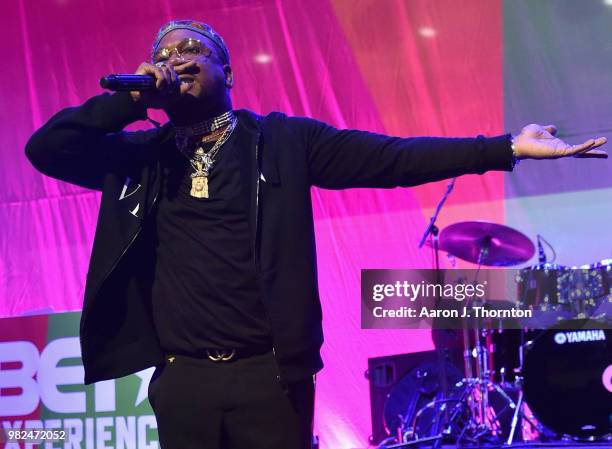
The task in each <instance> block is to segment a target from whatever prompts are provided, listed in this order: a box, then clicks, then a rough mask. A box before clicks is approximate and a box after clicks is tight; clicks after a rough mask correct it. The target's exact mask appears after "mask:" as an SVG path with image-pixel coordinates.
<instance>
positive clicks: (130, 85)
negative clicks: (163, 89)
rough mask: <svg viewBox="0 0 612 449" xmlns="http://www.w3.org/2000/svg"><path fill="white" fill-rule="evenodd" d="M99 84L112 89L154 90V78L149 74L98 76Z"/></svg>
mask: <svg viewBox="0 0 612 449" xmlns="http://www.w3.org/2000/svg"><path fill="white" fill-rule="evenodd" d="M100 86H101V87H103V88H104V89H108V90H114V91H131V90H138V91H143V90H155V78H154V77H153V76H150V75H124V74H116V75H108V76H103V77H102V78H100Z"/></svg>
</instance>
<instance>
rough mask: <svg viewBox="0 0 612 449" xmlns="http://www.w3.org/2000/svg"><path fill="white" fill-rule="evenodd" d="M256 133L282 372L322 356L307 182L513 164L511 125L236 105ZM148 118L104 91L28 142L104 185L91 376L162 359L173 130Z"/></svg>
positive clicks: (246, 160)
mask: <svg viewBox="0 0 612 449" xmlns="http://www.w3.org/2000/svg"><path fill="white" fill-rule="evenodd" d="M237 115H238V117H239V120H241V121H243V123H244V124H246V126H247V127H248V129H249V132H250V134H251V144H250V146H249V147H247V148H244V149H243V151H242V153H241V158H240V159H241V162H240V164H241V168H240V170H241V183H242V197H243V201H244V202H245V206H247V207H248V210H250V214H249V226H250V232H251V240H252V245H253V253H254V254H255V258H256V265H257V269H258V277H259V283H260V287H261V292H262V297H263V300H264V304H265V308H266V311H267V315H268V318H269V321H270V327H271V330H272V339H273V342H274V348H275V353H276V359H277V362H278V365H279V369H280V373H281V376H282V378H283V380H285V381H288V382H291V381H294V380H299V379H301V378H304V377H307V376H309V375H311V374H314V373H315V372H317V371H318V370H320V369H321V367H322V366H323V364H322V361H321V358H320V355H319V349H320V347H321V344H322V342H323V334H322V327H321V306H320V303H319V293H318V287H317V267H316V254H315V236H314V225H313V217H312V204H311V198H310V188H311V187H312V186H317V187H322V188H328V189H343V188H350V187H383V188H392V187H397V186H403V187H406V186H413V185H416V184H422V183H426V182H430V181H436V180H440V179H444V178H448V177H452V176H456V175H462V174H466V173H483V172H485V171H486V170H511V169H512V152H511V149H510V141H509V136H508V135H505V136H499V137H494V138H484V137H482V136H479V137H478V138H474V139H472V138H470V139H446V138H429V137H422V138H398V137H388V136H383V135H378V134H372V133H368V132H364V131H354V130H337V129H335V128H333V127H331V126H328V125H326V124H324V123H321V122H318V121H316V120H312V119H308V118H297V117H287V116H286V115H284V114H281V113H271V114H269V115H267V116H265V117H262V116H258V115H256V114H253V113H252V112H248V111H238V112H237ZM144 118H146V111H145V109H144V108H142V107H141V106H139V105H138V104H136V103H134V102H133V101H132V100H131V98H130V97H129V95H127V94H113V95H109V94H103V95H99V96H96V97H94V98H91V99H90V100H88V101H87V102H85V103H84V104H83V105H82V106H79V107H75V108H67V109H64V110H62V111H61V112H59V113H58V114H56V115H55V116H53V117H52V118H51V119H50V120H49V122H48V123H46V124H45V125H44V126H43V127H42V128H41V129H39V130H38V131H37V132H36V133H35V134H34V135H33V136H32V137H31V139H30V141H29V142H28V144H27V146H26V154H27V157H28V158H29V159H30V161H31V162H32V164H33V165H34V166H35V167H36V168H37V169H38V170H40V171H41V172H42V173H44V174H46V175H48V176H51V177H54V178H57V179H60V180H63V181H67V182H70V183H73V184H77V185H79V186H83V187H86V188H90V189H96V190H101V191H102V192H103V193H102V201H101V205H100V212H99V218H98V224H97V229H96V236H95V239H94V245H93V251H92V255H91V260H90V266H89V272H88V274H87V284H86V288H85V299H84V304H83V313H82V316H81V328H80V338H81V349H82V357H83V364H84V367H85V383H87V384H89V383H92V382H96V381H100V380H105V379H111V378H116V377H120V376H124V375H127V374H130V373H133V372H136V371H139V370H141V369H144V368H147V367H150V366H153V365H157V364H161V363H163V353H162V351H161V349H160V346H159V341H158V339H157V335H156V332H155V328H154V325H153V320H152V315H151V301H150V288H151V284H152V266H153V263H154V262H153V257H152V256H151V252H150V251H151V248H147V245H145V244H144V243H145V242H146V239H142V238H140V239H139V236H141V235H142V234H141V232H140V231H141V229H142V228H143V223H145V222H146V221H147V220H148V217H150V212H151V211H152V209H153V206H154V204H155V201H156V197H157V194H158V191H159V186H160V179H159V176H160V175H159V174H160V167H159V162H158V161H159V157H158V155H159V152H160V151H176V147H175V146H174V145H175V143H174V137H173V129H172V127H171V126H169V125H164V126H163V127H161V128H159V129H152V130H148V131H140V132H124V131H122V129H123V128H124V127H125V126H126V125H128V124H129V123H132V122H134V121H136V120H139V119H144Z"/></svg>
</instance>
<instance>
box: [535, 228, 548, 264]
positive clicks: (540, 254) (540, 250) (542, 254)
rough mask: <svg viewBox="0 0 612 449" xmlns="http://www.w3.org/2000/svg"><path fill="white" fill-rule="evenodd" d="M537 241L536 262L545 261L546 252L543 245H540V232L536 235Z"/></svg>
mask: <svg viewBox="0 0 612 449" xmlns="http://www.w3.org/2000/svg"><path fill="white" fill-rule="evenodd" d="M536 238H537V241H538V262H539V263H546V253H545V252H544V247H543V246H542V237H541V236H540V234H538V235H537V236H536Z"/></svg>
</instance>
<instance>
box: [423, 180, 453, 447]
mask: <svg viewBox="0 0 612 449" xmlns="http://www.w3.org/2000/svg"><path fill="white" fill-rule="evenodd" d="M456 180H457V177H454V178H452V179H451V180H450V182H449V183H448V186H447V187H446V192H445V193H444V196H442V199H441V200H440V202H439V203H438V206H437V207H436V210H435V211H434V214H433V216H432V217H431V219H430V220H429V224H428V225H427V228H426V229H425V232H424V233H423V236H422V237H421V240H420V242H419V249H420V248H422V247H423V245H424V244H425V241H426V240H427V238H428V237H429V236H430V235H431V238H432V241H433V250H434V267H435V272H436V283H437V284H439V283H441V282H442V276H441V272H440V257H439V249H440V248H439V245H438V233H439V231H440V230H439V228H438V227H437V226H436V220H437V219H438V215H440V211H441V210H442V206H444V203H445V202H446V200H447V199H448V197H449V195H450V193H451V192H452V190H453V188H454V187H455V181H456ZM441 301H442V298H440V296H439V295H438V296H437V298H436V302H435V305H436V308H437V307H439V306H440V303H441ZM433 323H434V321H432V324H433ZM433 331H434V328H433V326H432V332H433ZM443 340H445V339H443ZM434 345H435V343H434ZM436 350H437V353H438V381H439V383H440V387H441V392H442V402H441V403H442V404H445V402H446V400H447V399H448V380H447V376H446V359H447V357H448V350H447V349H446V348H441V349H439V350H438V349H437V348H436ZM436 402H437V401H436ZM448 412H449V410H448V407H447V406H446V404H445V405H444V423H445V424H447V423H448V421H449V416H448ZM437 422H438V425H437V427H436V428H435V431H436V432H437V433H438V435H436V436H433V437H431V438H423V439H422V440H416V441H418V442H425V441H426V440H433V441H434V447H439V445H440V443H441V442H442V436H443V433H441V432H440V427H439V423H440V422H439V417H438V421H437ZM415 430H416V429H415Z"/></svg>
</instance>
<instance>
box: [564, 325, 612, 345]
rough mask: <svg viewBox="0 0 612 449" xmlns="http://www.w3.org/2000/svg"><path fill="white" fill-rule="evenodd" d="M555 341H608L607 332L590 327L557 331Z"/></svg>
mask: <svg viewBox="0 0 612 449" xmlns="http://www.w3.org/2000/svg"><path fill="white" fill-rule="evenodd" d="M554 340H555V343H557V344H558V345H563V344H565V343H583V342H588V341H606V333H605V332H604V331H603V330H601V329H589V330H583V331H572V332H557V333H556V334H555V336H554Z"/></svg>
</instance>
